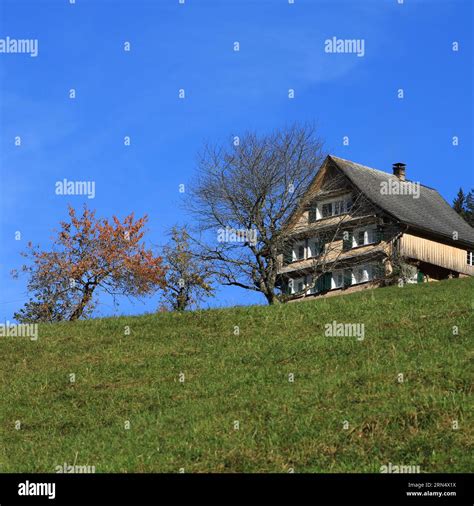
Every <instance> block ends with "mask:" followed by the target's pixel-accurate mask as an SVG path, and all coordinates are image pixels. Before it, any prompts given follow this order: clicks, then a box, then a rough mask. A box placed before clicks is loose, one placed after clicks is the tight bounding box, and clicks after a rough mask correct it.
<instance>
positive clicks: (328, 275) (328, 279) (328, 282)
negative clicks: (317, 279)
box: [323, 272, 332, 291]
mask: <svg viewBox="0 0 474 506" xmlns="http://www.w3.org/2000/svg"><path fill="white" fill-rule="evenodd" d="M323 277H324V281H323V287H324V290H325V291H326V290H331V279H332V274H331V273H330V272H326V273H325V274H324V276H323Z"/></svg>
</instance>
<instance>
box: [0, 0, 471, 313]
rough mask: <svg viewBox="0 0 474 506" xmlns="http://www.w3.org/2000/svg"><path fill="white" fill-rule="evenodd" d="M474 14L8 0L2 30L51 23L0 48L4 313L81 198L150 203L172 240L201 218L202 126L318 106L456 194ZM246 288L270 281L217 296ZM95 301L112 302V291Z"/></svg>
mask: <svg viewBox="0 0 474 506" xmlns="http://www.w3.org/2000/svg"><path fill="white" fill-rule="evenodd" d="M472 28H473V5H472V2H471V0H464V1H463V0H451V1H450V0H432V1H429V0H405V1H404V3H403V4H399V3H398V1H397V0H331V1H319V0H295V3H294V4H293V5H290V4H289V3H288V0H185V4H184V5H180V4H179V2H178V0H76V3H75V4H74V5H71V4H69V0H31V1H27V0H1V2H0V39H2V38H6V37H7V36H9V37H10V38H17V39H38V55H37V56H36V57H31V56H30V55H28V54H0V177H1V186H0V233H1V244H2V248H1V251H0V283H1V285H0V286H1V290H0V320H5V319H11V318H12V315H13V312H14V311H15V310H17V309H19V307H21V305H22V304H23V302H25V301H26V300H27V294H26V292H25V282H26V280H25V279H24V278H20V279H19V280H13V279H12V278H11V276H10V274H9V273H10V271H11V270H12V269H14V268H18V267H19V266H20V265H21V257H20V255H19V253H20V251H22V250H24V249H25V246H26V244H27V242H28V241H33V242H34V243H39V244H41V245H42V246H44V247H47V246H48V244H50V238H51V236H52V230H53V229H54V228H55V227H56V226H57V224H58V222H59V221H60V220H62V219H63V218H65V216H66V209H67V205H68V203H70V204H72V205H74V206H77V207H80V206H81V205H82V204H83V202H84V201H87V203H88V204H89V205H91V206H92V207H94V208H96V209H97V212H98V214H99V215H102V216H111V215H112V214H118V215H119V216H124V215H126V214H128V213H130V212H131V211H135V213H136V214H137V215H142V214H145V213H146V214H148V215H149V219H150V221H149V226H148V228H149V234H148V237H149V241H150V244H155V245H159V244H162V243H163V241H164V231H165V230H166V229H168V228H169V227H170V226H171V225H173V224H174V223H183V224H184V223H186V222H187V216H186V214H185V213H184V212H183V211H182V210H181V209H180V208H179V203H180V200H181V197H182V195H181V194H180V193H179V191H178V186H179V185H180V184H185V185H186V183H187V182H188V181H189V180H190V178H191V176H192V174H193V172H194V169H195V159H196V153H197V151H198V150H199V149H200V147H201V146H202V144H203V142H205V141H210V142H217V143H218V142H220V141H223V140H225V139H227V138H228V137H229V136H230V135H239V133H242V132H244V131H245V130H256V131H258V132H262V133H263V132H267V131H269V130H271V129H273V128H278V127H284V126H285V125H287V124H289V123H292V122H294V121H306V120H309V121H315V122H316V123H317V124H318V125H319V128H320V135H321V136H322V137H323V138H324V139H325V141H326V149H327V151H328V152H330V153H333V154H335V155H338V156H341V157H343V158H348V159H351V160H353V161H356V162H359V163H362V164H364V165H368V166H371V167H375V168H378V169H381V170H386V171H390V170H391V165H392V163H393V162H395V161H403V162H405V163H406V164H407V177H408V178H409V179H412V180H415V181H420V182H421V183H422V184H425V185H428V186H431V187H434V188H436V189H438V190H439V191H440V192H441V194H442V195H443V196H444V197H445V198H446V199H447V200H448V201H449V202H451V201H452V199H453V197H454V196H455V194H456V192H457V190H458V188H459V186H463V187H464V188H465V189H468V188H470V187H473V186H474V183H473V161H474V160H473V147H472V139H473V125H472V118H473V68H474V66H473V62H474V60H473V47H472V42H473V41H472V32H473V29H472ZM332 37H337V38H341V39H363V40H364V44H365V54H364V56H363V57H358V56H357V55H356V54H328V53H325V52H324V45H325V44H324V42H325V40H326V39H329V38H332ZM127 41H128V42H130V45H131V47H130V49H131V50H130V51H129V52H126V51H124V43H125V42H127ZM235 41H238V42H239V43H240V51H239V52H235V51H234V50H233V49H234V48H233V44H234V42H235ZM454 41H457V42H458V43H459V51H457V52H455V51H453V50H452V44H453V42H454ZM71 88H74V89H75V90H76V94H77V96H76V98H75V99H74V100H71V99H70V98H69V96H68V93H69V90H70V89H71ZM180 88H182V89H184V90H185V92H186V98H185V99H184V100H182V99H179V97H178V90H179V89H180ZM290 88H292V89H294V90H295V98H294V99H289V98H288V90H289V89H290ZM400 88H401V89H403V90H404V98H403V99H399V98H397V90H398V89H400ZM127 135H128V136H130V138H131V145H130V146H128V147H127V146H124V144H123V139H124V136H127ZM16 136H20V137H21V146H15V142H14V141H15V137H16ZM344 136H348V137H349V145H348V146H345V145H343V138H344ZM453 136H458V137H459V145H458V146H453V145H452V138H453ZM64 178H66V179H69V180H81V181H84V180H92V181H95V182H96V196H95V198H94V199H87V197H83V196H69V197H66V196H58V195H56V194H55V183H56V181H58V180H63V179H64ZM16 231H20V232H21V240H19V241H18V240H15V232H16ZM247 303H263V298H262V297H260V296H259V295H258V294H252V293H249V292H246V291H243V290H241V289H237V288H225V289H222V290H220V291H219V292H218V295H217V297H216V298H215V300H213V301H210V304H211V305H234V304H247ZM157 305H158V296H156V297H150V298H149V299H147V300H146V301H144V302H139V301H135V302H134V303H131V302H129V301H127V300H123V301H121V304H120V307H119V308H118V310H117V311H116V312H117V313H118V314H122V313H125V314H136V313H142V312H145V311H154V310H155V309H156V307H157ZM97 314H98V315H109V314H115V310H114V308H113V307H112V306H111V301H110V300H108V299H106V298H102V299H101V304H100V305H99V308H98V311H97Z"/></svg>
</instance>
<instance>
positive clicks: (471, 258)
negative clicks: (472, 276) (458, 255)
mask: <svg viewBox="0 0 474 506" xmlns="http://www.w3.org/2000/svg"><path fill="white" fill-rule="evenodd" d="M466 253H467V265H474V251H467V252H466Z"/></svg>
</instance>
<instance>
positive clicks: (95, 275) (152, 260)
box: [14, 206, 166, 322]
mask: <svg viewBox="0 0 474 506" xmlns="http://www.w3.org/2000/svg"><path fill="white" fill-rule="evenodd" d="M147 219H148V218H147V216H144V217H143V218H140V219H135V217H134V214H133V213H132V214H130V215H128V216H127V217H126V218H125V219H124V220H123V221H120V220H119V219H118V218H117V217H116V216H113V217H112V220H108V219H99V218H96V216H95V211H93V210H90V209H88V208H87V207H86V206H84V208H83V211H82V215H81V216H78V215H77V214H76V211H75V210H74V209H73V208H72V207H69V221H64V222H61V223H60V227H61V228H60V230H59V232H58V234H57V237H56V238H55V239H54V242H53V247H52V249H51V250H50V251H42V250H40V249H39V248H38V247H34V246H33V245H32V244H31V243H29V245H28V251H27V252H25V253H24V254H23V256H24V257H26V258H27V259H29V260H30V261H31V263H30V264H29V265H24V266H23V271H24V272H28V273H29V281H28V291H29V292H30V293H32V294H33V297H32V298H31V299H30V300H29V302H27V303H26V304H25V306H24V307H23V308H22V309H21V310H20V311H19V312H18V313H16V314H15V315H14V316H15V319H16V320H17V321H19V322H39V321H49V322H51V321H61V320H70V321H73V320H77V319H79V318H81V317H82V318H84V317H86V316H89V315H90V314H91V312H92V310H93V308H94V307H95V303H96V302H95V297H94V296H95V295H96V294H97V292H100V291H103V292H106V293H108V294H110V295H112V296H113V297H114V298H115V297H116V296H118V295H126V296H132V297H140V296H144V295H149V294H152V293H154V292H155V291H156V290H157V289H159V288H164V286H165V272H166V269H165V268H164V266H163V264H162V259H161V257H158V256H155V255H154V254H153V252H152V251H151V250H149V249H146V248H145V245H144V244H143V236H144V234H145V229H144V227H145V224H146V222H147Z"/></svg>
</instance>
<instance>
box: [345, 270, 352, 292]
mask: <svg viewBox="0 0 474 506" xmlns="http://www.w3.org/2000/svg"><path fill="white" fill-rule="evenodd" d="M351 285H352V271H351V270H350V269H344V288H347V287H348V286H351Z"/></svg>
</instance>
